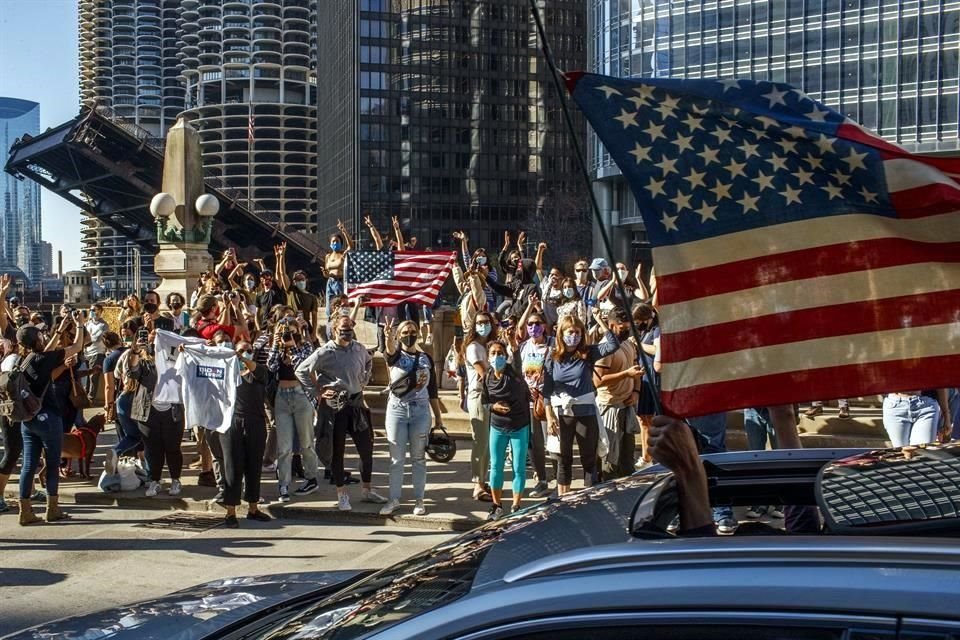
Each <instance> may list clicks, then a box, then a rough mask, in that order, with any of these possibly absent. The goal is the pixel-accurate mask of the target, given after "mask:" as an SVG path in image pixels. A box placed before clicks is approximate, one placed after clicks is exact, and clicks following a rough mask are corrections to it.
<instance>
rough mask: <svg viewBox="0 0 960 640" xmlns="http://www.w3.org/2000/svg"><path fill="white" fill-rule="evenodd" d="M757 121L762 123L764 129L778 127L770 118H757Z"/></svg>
mask: <svg viewBox="0 0 960 640" xmlns="http://www.w3.org/2000/svg"><path fill="white" fill-rule="evenodd" d="M755 119H756V121H757V122H759V123H760V126H761V128H763V129H772V128H774V127H776V126H777V124H778V123H777V121H776V120H774V119H773V118H771V117H769V116H757V117H756V118H755Z"/></svg>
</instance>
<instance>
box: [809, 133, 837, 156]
mask: <svg viewBox="0 0 960 640" xmlns="http://www.w3.org/2000/svg"><path fill="white" fill-rule="evenodd" d="M834 140H835V138H831V137H829V136H823V137H821V138H820V139H818V140H817V141H816V142H814V144H815V145H817V148H818V149H820V153H833V152H834V149H833V142H834Z"/></svg>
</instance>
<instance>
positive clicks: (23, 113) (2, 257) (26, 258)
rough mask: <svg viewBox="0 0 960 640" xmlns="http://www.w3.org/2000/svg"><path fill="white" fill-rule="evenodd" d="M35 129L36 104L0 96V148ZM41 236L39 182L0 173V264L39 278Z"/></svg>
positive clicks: (36, 278) (38, 107)
mask: <svg viewBox="0 0 960 640" xmlns="http://www.w3.org/2000/svg"><path fill="white" fill-rule="evenodd" d="M38 133H40V105H39V104H37V103H36V102H31V101H29V100H20V99H18V98H0V149H3V150H4V151H5V150H6V149H9V148H10V147H11V145H13V143H14V141H16V140H17V138H22V137H23V136H24V135H31V136H34V135H37V134H38ZM40 240H41V232H40V185H38V184H37V183H35V182H30V181H26V180H17V179H16V178H14V177H13V176H12V175H10V174H8V173H0V267H17V268H19V269H20V270H21V271H23V272H24V274H26V276H27V278H28V279H29V280H30V281H31V282H35V281H36V280H38V279H39V278H41V277H42V276H43V267H42V264H41V260H40Z"/></svg>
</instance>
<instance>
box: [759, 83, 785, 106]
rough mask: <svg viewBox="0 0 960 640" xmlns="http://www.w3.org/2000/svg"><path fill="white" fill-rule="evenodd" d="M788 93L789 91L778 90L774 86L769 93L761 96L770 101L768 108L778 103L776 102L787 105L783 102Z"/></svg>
mask: <svg viewBox="0 0 960 640" xmlns="http://www.w3.org/2000/svg"><path fill="white" fill-rule="evenodd" d="M788 95H790V92H789V91H780V90H779V89H777V88H776V87H774V88H773V90H772V91H771V92H770V93H765V94H763V97H764V98H766V99H767V101H768V102H769V103H770V108H773V107H774V105H778V104H780V105H783V106H787V103H786V102H784V98H785V97H787V96H788Z"/></svg>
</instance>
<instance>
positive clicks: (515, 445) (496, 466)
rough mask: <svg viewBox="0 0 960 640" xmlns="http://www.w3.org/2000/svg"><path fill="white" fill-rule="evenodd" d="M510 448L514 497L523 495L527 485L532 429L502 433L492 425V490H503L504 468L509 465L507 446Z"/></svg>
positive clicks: (527, 427)
mask: <svg viewBox="0 0 960 640" xmlns="http://www.w3.org/2000/svg"><path fill="white" fill-rule="evenodd" d="M508 445H509V446H510V453H511V457H510V460H511V464H512V466H513V496H514V498H516V497H518V496H520V495H522V494H523V488H524V486H526V484H527V447H528V446H530V427H529V426H526V427H523V428H522V429H518V430H516V431H501V430H500V429H498V428H497V427H496V426H495V425H490V488H491V489H493V490H495V491H496V490H500V489H503V468H504V467H505V466H506V464H507V446H508Z"/></svg>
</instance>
